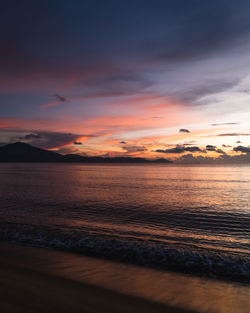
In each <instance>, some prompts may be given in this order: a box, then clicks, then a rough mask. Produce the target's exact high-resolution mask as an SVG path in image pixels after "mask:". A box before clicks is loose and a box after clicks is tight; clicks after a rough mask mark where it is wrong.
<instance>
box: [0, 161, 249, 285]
mask: <svg viewBox="0 0 250 313" xmlns="http://www.w3.org/2000/svg"><path fill="white" fill-rule="evenodd" d="M0 239H2V240H4V241H9V242H14V243H17V244H27V245H33V246H40V247H46V248H52V249H61V250H68V251H74V252H78V253H82V254H85V255H91V256H97V257H102V258H107V259H113V260H119V261H121V262H129V263H134V264H138V265H143V266H148V267H155V268H162V269H167V270H174V271H180V272H185V273H191V274H195V275H199V276H206V277H215V278H221V279H229V280H237V281H242V282H247V283H249V282H250V166H198V165H193V166H184V165H179V166H178V165H172V164H171V165H161V164H154V165H153V164H139V165H132V164H130V165H125V164H122V165H119V164H116V165H107V164H105V165H102V164H91V165H88V164H21V163H20V164H17V163H16V164H7V163H2V164H0Z"/></svg>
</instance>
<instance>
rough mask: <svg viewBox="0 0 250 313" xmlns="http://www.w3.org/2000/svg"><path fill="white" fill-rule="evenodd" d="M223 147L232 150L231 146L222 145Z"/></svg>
mask: <svg viewBox="0 0 250 313" xmlns="http://www.w3.org/2000/svg"><path fill="white" fill-rule="evenodd" d="M222 147H223V148H232V146H231V145H224V144H223V145H222Z"/></svg>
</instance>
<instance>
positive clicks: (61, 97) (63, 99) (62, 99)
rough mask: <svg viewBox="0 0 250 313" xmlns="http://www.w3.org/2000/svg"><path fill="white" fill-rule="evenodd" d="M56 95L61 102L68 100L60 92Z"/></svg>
mask: <svg viewBox="0 0 250 313" xmlns="http://www.w3.org/2000/svg"><path fill="white" fill-rule="evenodd" d="M54 97H55V98H56V100H58V101H60V102H66V101H67V99H66V98H65V97H63V96H60V95H58V94H54Z"/></svg>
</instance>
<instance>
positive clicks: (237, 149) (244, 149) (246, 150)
mask: <svg viewBox="0 0 250 313" xmlns="http://www.w3.org/2000/svg"><path fill="white" fill-rule="evenodd" d="M234 151H235V152H243V153H250V147H243V146H238V147H235V148H234Z"/></svg>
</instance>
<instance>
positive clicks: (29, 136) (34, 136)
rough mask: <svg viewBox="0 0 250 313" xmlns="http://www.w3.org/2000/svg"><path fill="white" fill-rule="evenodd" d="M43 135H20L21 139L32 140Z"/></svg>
mask: <svg viewBox="0 0 250 313" xmlns="http://www.w3.org/2000/svg"><path fill="white" fill-rule="evenodd" d="M41 138H42V136H41V135H40V134H28V135H25V136H24V137H20V138H19V139H20V140H23V139H24V140H32V139H41Z"/></svg>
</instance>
